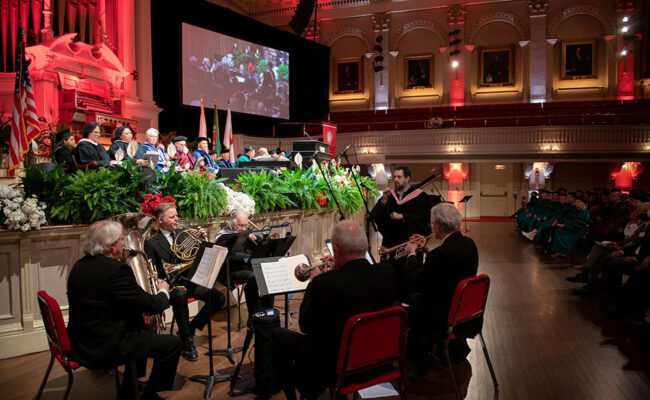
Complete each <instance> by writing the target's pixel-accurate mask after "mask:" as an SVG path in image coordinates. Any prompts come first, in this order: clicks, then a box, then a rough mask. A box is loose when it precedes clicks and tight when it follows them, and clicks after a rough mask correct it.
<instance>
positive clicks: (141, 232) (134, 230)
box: [111, 213, 165, 333]
mask: <svg viewBox="0 0 650 400" xmlns="http://www.w3.org/2000/svg"><path fill="white" fill-rule="evenodd" d="M111 219H112V220H113V221H117V222H119V223H120V224H121V225H122V229H123V230H124V253H123V255H122V257H123V260H122V261H124V262H125V263H126V264H127V265H128V266H129V267H131V269H132V270H133V275H135V280H136V282H138V285H140V287H141V288H142V289H143V290H144V291H145V292H147V293H149V294H152V295H156V294H158V286H157V280H158V273H157V272H156V267H154V266H153V265H152V264H151V262H150V261H149V258H148V257H147V254H146V253H145V252H144V243H145V241H146V240H147V239H148V238H149V235H150V234H151V232H152V225H154V222H155V221H156V220H155V219H154V218H153V217H151V216H150V215H146V214H138V213H127V214H120V215H116V216H114V217H113V218H111ZM144 323H145V326H146V328H147V330H149V331H151V332H155V333H159V332H160V331H162V330H164V329H165V316H164V314H154V315H147V314H145V315H144Z"/></svg>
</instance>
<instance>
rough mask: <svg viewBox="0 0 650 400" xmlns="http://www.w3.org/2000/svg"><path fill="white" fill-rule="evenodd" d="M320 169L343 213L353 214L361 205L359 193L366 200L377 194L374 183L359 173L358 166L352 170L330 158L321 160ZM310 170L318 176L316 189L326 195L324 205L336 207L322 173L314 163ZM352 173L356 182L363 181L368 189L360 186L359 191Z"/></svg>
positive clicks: (361, 200)
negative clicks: (329, 159)
mask: <svg viewBox="0 0 650 400" xmlns="http://www.w3.org/2000/svg"><path fill="white" fill-rule="evenodd" d="M322 169H323V172H324V173H325V174H326V176H327V179H328V180H329V183H330V185H331V187H332V190H333V192H334V195H335V196H336V200H337V201H338V203H339V205H340V206H341V210H342V211H343V213H344V214H348V215H350V214H354V213H356V212H358V211H359V210H360V209H361V207H363V199H362V197H361V193H363V194H364V196H365V197H366V200H367V199H370V198H371V197H376V196H377V195H378V194H379V191H378V190H377V185H376V183H375V182H374V181H372V180H371V179H370V178H367V177H362V176H361V175H360V174H359V169H358V168H353V169H352V170H350V169H349V168H343V167H342V166H341V164H340V162H337V161H336V160H332V161H331V162H323V165H322ZM311 171H312V172H313V173H314V174H316V175H317V176H318V190H319V191H321V192H323V193H324V194H325V195H326V196H327V197H328V199H327V203H326V206H327V207H328V208H331V209H336V204H335V202H334V200H333V199H331V196H332V194H331V193H330V191H329V188H328V187H327V183H326V182H325V180H324V177H323V175H322V174H321V173H320V170H319V169H318V165H316V164H315V163H314V164H312V167H311ZM352 174H354V175H355V178H356V179H357V182H359V183H363V184H364V185H365V186H366V187H367V188H368V189H366V188H364V187H363V186H362V188H361V193H360V192H359V189H358V188H357V187H356V184H355V183H354V179H353V177H352Z"/></svg>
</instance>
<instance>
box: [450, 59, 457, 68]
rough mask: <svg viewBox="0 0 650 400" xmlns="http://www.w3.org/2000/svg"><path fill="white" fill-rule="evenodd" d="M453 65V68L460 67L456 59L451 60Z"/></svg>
mask: <svg viewBox="0 0 650 400" xmlns="http://www.w3.org/2000/svg"><path fill="white" fill-rule="evenodd" d="M451 67H452V68H458V61H456V60H454V61H452V62H451Z"/></svg>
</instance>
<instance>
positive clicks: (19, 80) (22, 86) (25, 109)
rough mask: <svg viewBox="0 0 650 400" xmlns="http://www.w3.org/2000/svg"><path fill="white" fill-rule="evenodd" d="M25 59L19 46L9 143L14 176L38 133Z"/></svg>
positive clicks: (10, 165)
mask: <svg viewBox="0 0 650 400" xmlns="http://www.w3.org/2000/svg"><path fill="white" fill-rule="evenodd" d="M27 65H28V63H27V60H26V59H25V46H24V44H21V46H20V61H19V67H20V69H19V70H18V71H16V86H15V89H14V113H13V119H12V122H11V140H10V143H9V171H8V175H9V176H14V174H15V171H16V168H18V165H19V164H20V161H21V159H22V157H23V156H24V155H25V153H26V152H27V150H29V145H30V143H31V142H32V140H34V138H35V137H36V136H37V135H38V134H39V133H40V131H41V130H40V129H39V128H38V116H37V115H36V102H35V101H34V91H33V90H32V84H31V82H30V80H29V72H28V71H27Z"/></svg>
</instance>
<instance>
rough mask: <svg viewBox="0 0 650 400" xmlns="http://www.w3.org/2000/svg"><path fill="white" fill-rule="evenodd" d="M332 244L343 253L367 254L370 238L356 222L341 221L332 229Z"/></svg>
mask: <svg viewBox="0 0 650 400" xmlns="http://www.w3.org/2000/svg"><path fill="white" fill-rule="evenodd" d="M332 245H334V246H336V247H337V248H338V249H339V251H340V252H341V254H343V255H351V254H352V255H354V254H366V251H367V250H368V238H367V237H366V234H365V232H364V231H363V229H362V228H361V226H360V225H359V224H357V223H356V222H352V221H341V222H339V223H338V224H336V226H334V229H333V230H332Z"/></svg>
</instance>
